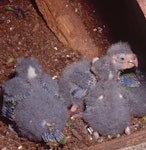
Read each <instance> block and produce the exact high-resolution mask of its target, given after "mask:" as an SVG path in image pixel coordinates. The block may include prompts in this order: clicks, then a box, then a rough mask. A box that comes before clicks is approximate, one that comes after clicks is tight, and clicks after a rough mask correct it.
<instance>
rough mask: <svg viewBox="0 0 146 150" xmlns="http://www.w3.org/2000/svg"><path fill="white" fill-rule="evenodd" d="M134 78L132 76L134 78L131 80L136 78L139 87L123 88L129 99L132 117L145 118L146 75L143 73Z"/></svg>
mask: <svg viewBox="0 0 146 150" xmlns="http://www.w3.org/2000/svg"><path fill="white" fill-rule="evenodd" d="M133 76H134V77H133ZM133 76H132V75H131V76H130V77H131V78H132V79H131V80H133V78H136V79H135V80H136V81H138V82H139V84H138V86H133V87H132V86H127V84H126V86H125V85H123V87H124V89H125V94H126V95H127V97H128V99H129V108H130V113H131V115H132V116H133V117H144V116H145V115H146V75H145V74H144V73H141V74H139V75H137V74H134V75H133ZM130 77H129V78H130Z"/></svg>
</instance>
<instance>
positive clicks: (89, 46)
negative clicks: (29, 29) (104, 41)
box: [36, 0, 100, 58]
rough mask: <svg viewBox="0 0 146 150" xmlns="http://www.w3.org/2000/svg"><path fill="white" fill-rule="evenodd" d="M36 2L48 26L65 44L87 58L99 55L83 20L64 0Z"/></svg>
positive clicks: (37, 0) (38, 0) (39, 0)
mask: <svg viewBox="0 0 146 150" xmlns="http://www.w3.org/2000/svg"><path fill="white" fill-rule="evenodd" d="M36 4H37V6H38V8H39V10H40V12H41V13H42V15H43V17H44V19H45V21H46V23H47V25H48V26H49V28H50V29H51V30H52V31H53V32H54V33H55V35H56V36H57V38H58V39H59V40H60V41H61V42H62V43H63V44H64V45H65V46H67V47H69V48H71V49H73V50H76V51H78V52H79V53H80V54H81V55H83V56H85V57H87V58H92V57H95V56H100V52H99V49H98V47H97V46H96V45H95V43H94V42H93V40H92V39H91V37H90V36H89V34H88V33H87V30H86V28H85V26H84V24H83V22H82V21H81V20H80V18H79V16H78V15H77V14H76V13H75V11H74V10H73V8H72V7H71V6H70V5H68V2H67V1H66V0H36ZM48 40H49V39H48Z"/></svg>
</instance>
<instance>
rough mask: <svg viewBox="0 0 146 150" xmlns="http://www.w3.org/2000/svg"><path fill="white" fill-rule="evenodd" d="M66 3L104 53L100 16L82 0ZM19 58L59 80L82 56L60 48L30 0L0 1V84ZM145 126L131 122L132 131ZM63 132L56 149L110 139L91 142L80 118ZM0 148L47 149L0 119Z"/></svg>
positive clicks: (104, 28)
mask: <svg viewBox="0 0 146 150" xmlns="http://www.w3.org/2000/svg"><path fill="white" fill-rule="evenodd" d="M69 4H70V5H72V6H73V8H74V10H75V12H76V13H77V14H78V15H79V16H80V18H81V19H82V20H83V22H84V24H85V25H86V27H87V30H88V32H89V34H90V35H91V37H93V39H94V41H95V42H96V45H97V46H98V47H99V48H100V49H101V50H102V51H103V54H104V53H105V51H106V49H107V47H108V46H109V45H110V44H111V41H110V40H109V38H107V37H108V36H107V35H108V34H109V28H108V26H107V25H106V24H105V22H104V21H103V20H102V19H101V18H100V16H97V13H96V12H95V10H94V7H93V5H92V4H90V5H89V4H87V3H84V2H83V0H70V3H69ZM95 13H96V16H95ZM95 18H96V19H95ZM19 57H35V58H37V59H38V60H39V62H40V64H41V65H42V67H43V69H44V71H45V72H46V73H48V74H50V75H51V76H52V77H55V78H56V79H59V77H60V73H61V72H62V70H63V68H64V67H65V66H66V65H67V64H70V63H72V62H74V61H77V60H78V59H80V58H81V57H82V56H80V54H78V53H77V52H75V51H73V50H71V49H68V48H66V47H64V46H63V45H62V44H61V43H60V42H59V41H58V40H57V38H56V37H55V36H54V34H53V33H52V32H51V31H50V30H49V29H48V27H47V26H46V24H45V22H44V20H43V19H42V17H41V15H40V14H39V13H38V11H37V10H36V6H35V5H34V3H33V1H29V0H0V84H3V83H5V81H6V80H7V79H8V78H9V76H10V75H11V74H12V73H13V72H14V71H15V63H16V61H17V58H19ZM1 99H2V98H1ZM79 111H80V110H79ZM72 115H73V114H71V115H70V116H72ZM145 125H146V121H145V119H136V118H135V119H133V121H132V122H131V127H132V132H135V131H137V130H141V129H142V128H145ZM64 132H65V134H66V135H67V138H68V141H67V143H66V144H65V145H64V146H63V147H59V148H56V149H63V150H68V149H71V150H77V149H86V148H87V147H89V146H91V145H94V144H97V143H101V142H105V141H107V140H112V139H108V138H104V137H101V138H99V140H98V141H95V140H94V139H93V138H92V136H91V135H90V134H89V133H88V132H87V130H86V127H85V123H84V122H83V121H82V120H81V119H80V118H71V117H70V119H69V121H68V122H67V125H66V128H65V131H64ZM122 136H126V135H122ZM0 149H1V150H16V149H20V150H28V149H29V150H45V149H49V147H48V146H46V145H45V144H43V143H34V142H31V141H28V140H27V139H25V138H22V137H19V136H18V135H17V134H16V133H15V132H14V131H12V129H11V126H10V125H9V122H7V121H6V120H5V119H4V118H3V117H2V116H1V118H0Z"/></svg>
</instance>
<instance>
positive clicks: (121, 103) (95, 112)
mask: <svg viewBox="0 0 146 150" xmlns="http://www.w3.org/2000/svg"><path fill="white" fill-rule="evenodd" d="M85 104H86V109H85V112H83V119H84V121H85V122H86V123H87V124H88V125H89V126H90V127H91V128H92V129H93V131H94V132H97V133H98V134H99V135H103V136H116V135H118V134H121V133H123V132H124V131H125V132H127V134H129V131H128V130H129V127H128V125H129V122H130V113H129V107H128V100H127V99H126V98H125V97H124V93H123V90H122V88H121V86H120V84H119V83H118V82H117V81H114V80H113V81H112V80H108V81H104V82H103V81H99V82H98V83H97V84H96V88H93V89H92V90H91V91H90V93H89V94H88V96H87V98H86V100H85Z"/></svg>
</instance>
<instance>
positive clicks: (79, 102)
mask: <svg viewBox="0 0 146 150" xmlns="http://www.w3.org/2000/svg"><path fill="white" fill-rule="evenodd" d="M90 68H91V63H90V61H88V60H86V59H82V60H80V61H78V62H76V63H73V64H70V65H68V66H67V67H66V68H65V69H64V71H63V73H62V75H61V78H60V81H59V93H60V95H61V96H62V97H63V98H64V100H65V104H66V105H67V107H71V106H72V107H71V111H76V109H77V107H81V108H83V107H84V98H85V97H86V96H87V94H88V92H89V90H90V89H91V88H92V87H93V86H94V85H95V84H96V78H95V76H94V74H93V73H92V72H91V71H90Z"/></svg>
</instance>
